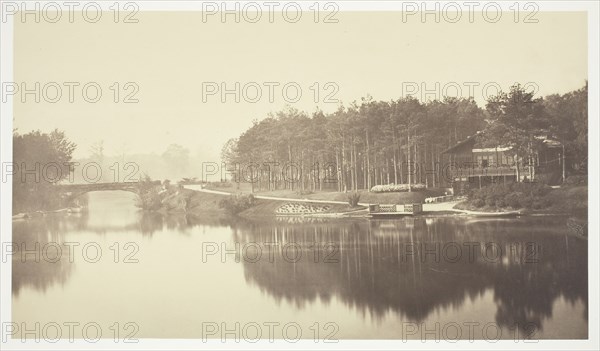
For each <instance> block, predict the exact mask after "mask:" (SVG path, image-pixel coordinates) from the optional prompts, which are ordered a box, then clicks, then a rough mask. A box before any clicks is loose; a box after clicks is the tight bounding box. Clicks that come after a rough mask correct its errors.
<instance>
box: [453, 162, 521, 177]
mask: <svg viewBox="0 0 600 351" xmlns="http://www.w3.org/2000/svg"><path fill="white" fill-rule="evenodd" d="M450 174H451V176H452V178H453V179H460V178H469V177H480V176H481V177H500V176H516V174H517V168H516V167H515V166H508V165H503V166H488V167H480V166H464V165H463V166H460V167H454V168H452V169H451V171H450Z"/></svg>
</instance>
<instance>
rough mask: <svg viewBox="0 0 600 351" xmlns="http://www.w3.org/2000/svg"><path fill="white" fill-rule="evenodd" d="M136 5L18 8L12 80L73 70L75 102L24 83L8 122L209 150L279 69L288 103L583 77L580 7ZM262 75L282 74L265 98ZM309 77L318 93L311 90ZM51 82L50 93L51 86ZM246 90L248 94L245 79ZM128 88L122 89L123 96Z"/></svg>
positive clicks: (239, 122)
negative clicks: (533, 16) (434, 18)
mask: <svg viewBox="0 0 600 351" xmlns="http://www.w3.org/2000/svg"><path fill="white" fill-rule="evenodd" d="M137 18H138V19H139V23H136V24H123V23H118V24H115V23H113V22H112V18H111V17H110V16H104V17H103V19H102V20H101V21H100V22H98V23H93V24H92V23H86V22H84V21H76V22H75V23H68V22H67V21H61V22H59V23H54V24H52V23H44V22H42V23H35V22H33V21H28V22H26V23H25V24H23V23H20V21H15V39H14V68H15V71H14V72H15V74H14V79H15V81H17V82H26V83H27V84H28V87H33V84H34V82H40V83H41V85H42V86H43V85H44V84H45V83H47V82H57V83H59V84H61V85H62V84H63V82H79V83H80V84H81V85H80V86H78V87H75V88H74V89H75V90H74V92H75V95H74V99H75V102H74V103H69V101H68V88H67V87H66V86H64V85H63V87H62V94H63V95H62V98H61V99H60V101H59V102H57V103H54V104H52V103H48V102H46V101H44V99H42V101H41V102H40V103H35V102H34V101H33V96H32V95H31V96H26V98H27V102H26V103H21V102H20V96H17V99H15V109H14V111H15V116H14V122H15V127H17V128H18V129H19V131H20V132H28V131H30V130H32V129H41V130H42V131H48V130H51V129H54V128H59V129H62V130H64V131H65V132H66V133H67V136H68V137H69V138H70V139H71V140H73V141H74V142H76V143H77V144H78V145H79V147H78V150H77V151H76V154H75V156H76V157H82V156H86V155H87V154H88V150H89V147H90V145H91V144H93V143H94V142H96V141H99V140H104V144H105V148H106V152H107V153H108V154H111V153H121V152H122V151H126V152H129V153H144V152H156V153H161V152H162V151H164V150H165V148H166V147H167V146H168V145H169V144H171V143H178V144H181V145H183V146H185V147H187V148H189V149H190V150H191V151H192V154H197V153H199V154H200V155H202V156H203V157H204V158H206V159H207V160H214V159H215V158H217V157H218V155H219V150H220V149H221V146H222V145H223V143H224V142H225V141H226V140H227V139H229V138H231V137H236V136H238V135H239V134H240V133H241V132H243V131H244V130H246V129H247V128H248V127H249V126H251V124H252V120H253V119H261V118H263V117H265V116H266V115H267V114H268V113H269V112H270V111H277V110H280V109H282V108H283V107H284V106H285V105H286V101H285V100H284V99H283V98H282V89H281V87H282V86H283V85H284V84H286V83H288V82H295V83H297V84H298V85H299V86H300V87H301V89H302V94H303V95H302V99H301V100H300V101H299V102H298V103H289V105H291V106H293V107H296V108H298V109H301V110H306V111H308V112H313V111H314V110H315V108H316V106H318V107H319V108H321V109H322V110H324V111H326V112H331V111H333V110H335V109H336V108H337V104H336V103H334V102H331V103H326V102H323V100H324V98H325V95H326V94H327V93H329V92H332V91H333V88H331V87H330V88H329V89H327V90H325V89H324V84H325V83H327V82H334V83H335V84H336V85H337V87H339V90H338V91H337V92H336V94H335V95H334V97H335V98H337V99H339V100H340V101H342V102H343V103H344V104H346V105H347V104H348V103H349V102H351V101H353V100H359V99H360V98H361V97H362V96H365V95H366V94H370V95H372V96H373V97H374V98H375V99H377V100H390V99H395V98H398V97H400V96H401V95H402V93H403V90H402V86H403V82H416V83H417V84H421V83H425V84H427V87H428V88H429V89H433V88H434V87H435V83H436V82H439V83H440V85H441V86H444V85H446V84H448V83H451V82H456V84H458V85H460V86H462V95H463V96H465V97H466V96H467V95H468V88H467V86H466V85H464V84H465V82H478V83H479V84H480V86H479V88H475V99H476V100H477V101H478V103H479V104H480V105H483V104H484V103H485V101H484V99H483V96H482V92H481V86H483V85H484V84H486V83H490V82H491V83H497V84H499V85H500V86H502V87H503V88H504V89H506V88H508V87H509V86H510V85H511V84H512V83H514V82H521V83H526V82H535V84H536V85H537V86H538V87H539V92H538V94H540V95H541V96H543V95H547V94H551V93H565V92H568V91H571V90H574V89H578V88H580V87H582V86H583V85H584V82H585V79H586V78H587V19H586V15H585V14H584V13H538V15H537V18H538V19H539V23H536V24H526V23H519V24H515V23H514V22H512V18H511V17H510V16H504V17H503V19H502V20H501V21H500V22H498V23H486V22H485V21H476V22H475V23H468V22H466V21H463V22H461V23H455V24H452V23H434V22H427V23H424V24H423V23H420V22H419V21H412V22H409V23H402V21H401V15H400V14H399V13H397V12H396V13H381V12H360V13H357V12H354V13H339V14H338V15H337V18H338V19H339V23H337V24H324V23H319V24H315V23H314V22H312V17H310V16H304V17H303V19H302V20H301V21H300V22H298V23H293V24H292V23H286V22H283V21H276V22H275V23H268V22H266V21H261V22H259V23H232V22H227V23H220V21H209V22H208V23H203V22H202V15H201V14H200V13H198V12H196V13H183V12H143V13H139V14H138V15H137ZM87 82H97V83H98V84H99V85H100V87H101V88H102V93H103V95H102V97H101V98H100V101H99V102H97V103H87V102H85V101H84V100H83V98H82V93H81V87H82V85H83V84H85V83H87ZM114 82H120V83H121V84H124V83H126V82H135V83H136V84H137V85H138V86H139V92H138V93H137V94H136V96H135V97H136V98H138V99H139V103H134V104H124V103H122V102H120V103H114V102H113V91H112V90H110V87H111V85H113V83H114ZM202 82H217V83H219V84H220V83H221V82H225V83H226V84H227V86H228V87H229V88H233V87H234V84H235V82H240V84H241V86H244V85H245V84H247V83H249V82H256V83H257V84H258V85H261V86H262V93H263V96H262V98H261V99H259V101H258V102H256V103H252V102H249V101H244V99H243V98H242V101H240V103H235V101H234V97H233V95H227V96H226V98H227V100H226V103H222V102H221V98H220V95H219V94H217V95H214V96H208V97H207V101H206V102H203V101H202ZM264 82H279V83H280V85H279V86H278V87H275V88H274V93H275V94H274V100H275V101H274V102H272V103H271V102H269V100H268V92H269V91H268V87H267V86H265V85H264ZM315 82H318V83H319V84H320V96H319V100H320V101H319V102H318V103H315V102H314V101H313V99H314V96H313V94H314V92H313V90H311V86H312V87H313V89H314V83H315ZM249 87H250V86H249ZM48 88H49V89H48V90H47V93H48V96H49V97H50V98H53V97H54V95H55V92H54V89H53V88H51V87H48ZM121 88H122V87H121ZM129 91H131V89H130V90H128V91H127V92H129ZM454 91H455V90H449V92H450V93H451V94H455V93H454ZM490 91H492V92H493V91H494V90H493V89H492V90H490ZM89 92H90V96H92V97H93V95H94V94H93V90H90V91H89ZM247 92H248V94H249V97H250V98H253V97H254V92H255V90H254V89H253V88H252V89H249V90H248V91H247ZM289 92H290V94H291V93H292V92H293V90H289ZM125 93H126V92H124V91H123V90H122V89H121V96H120V99H122V98H123V95H124V94H125ZM250 95H251V96H250ZM291 95H293V94H291ZM417 97H420V95H417ZM289 98H293V96H290V97H289Z"/></svg>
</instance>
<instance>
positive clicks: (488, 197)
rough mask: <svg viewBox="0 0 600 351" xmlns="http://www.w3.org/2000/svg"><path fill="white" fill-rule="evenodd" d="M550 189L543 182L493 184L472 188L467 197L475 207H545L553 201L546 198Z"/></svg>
mask: <svg viewBox="0 0 600 351" xmlns="http://www.w3.org/2000/svg"><path fill="white" fill-rule="evenodd" d="M550 191H551V188H550V187H548V186H546V185H544V184H542V183H509V184H492V185H490V186H487V187H484V188H481V189H476V190H472V191H471V192H469V194H468V195H467V197H468V199H469V204H470V205H471V206H474V207H483V206H489V207H496V208H505V207H511V208H514V209H518V208H527V209H531V208H534V209H543V208H547V207H548V206H549V205H550V202H551V201H550V200H549V199H547V198H546V195H548V193H549V192H550Z"/></svg>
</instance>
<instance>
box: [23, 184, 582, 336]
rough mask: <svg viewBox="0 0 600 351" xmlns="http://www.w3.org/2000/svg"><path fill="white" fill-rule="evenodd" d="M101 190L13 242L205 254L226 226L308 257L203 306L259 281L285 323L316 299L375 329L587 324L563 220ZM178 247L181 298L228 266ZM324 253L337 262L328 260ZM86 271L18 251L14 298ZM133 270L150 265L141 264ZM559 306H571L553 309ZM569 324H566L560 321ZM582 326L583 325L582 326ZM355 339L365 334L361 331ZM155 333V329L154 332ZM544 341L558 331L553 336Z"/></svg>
mask: <svg viewBox="0 0 600 351" xmlns="http://www.w3.org/2000/svg"><path fill="white" fill-rule="evenodd" d="M97 196H98V198H95V199H94V200H95V202H94V201H90V211H89V214H81V215H76V216H69V217H53V216H49V217H45V218H41V219H35V220H29V221H20V222H14V223H13V235H14V238H15V242H18V243H25V244H26V245H28V246H27V247H28V248H30V247H32V245H33V244H34V243H35V242H38V243H40V244H41V245H44V243H47V242H53V241H55V242H64V241H67V240H73V237H76V238H77V237H82V236H86V237H90V236H91V237H92V238H93V237H105V236H111V238H114V237H121V236H126V235H128V236H129V237H133V238H135V237H138V239H136V240H139V241H146V242H149V243H152V242H157V243H161V244H160V245H166V243H168V242H170V244H172V245H173V246H170V247H171V249H170V250H175V248H177V247H178V245H184V246H189V245H193V247H192V249H194V250H196V252H198V251H199V250H200V248H201V245H202V243H203V242H204V241H205V240H207V239H206V233H213V232H223V233H224V234H223V235H222V236H221V237H222V240H223V241H227V242H237V243H241V244H248V243H276V247H277V248H281V247H284V246H286V245H287V244H293V245H294V250H300V251H301V254H302V255H303V256H302V258H301V259H299V260H297V261H296V262H291V261H290V260H289V259H286V256H284V255H282V254H276V255H274V256H273V259H274V260H273V261H271V260H267V259H261V260H259V261H258V262H249V261H247V260H241V261H240V262H239V263H237V262H236V263H234V264H235V265H236V267H241V269H242V274H243V275H242V276H241V279H239V280H240V281H242V286H243V287H242V288H241V289H242V291H224V292H223V293H222V295H219V296H220V297H221V298H222V299H223V300H222V301H214V300H209V301H205V299H198V298H194V297H193V296H189V301H187V302H188V303H189V304H190V305H193V306H195V307H197V309H198V310H200V311H202V310H203V309H206V308H207V306H208V305H215V304H216V305H219V304H227V303H228V301H231V300H235V299H239V298H240V296H245V295H247V294H249V293H250V292H251V291H252V290H256V289H258V290H260V291H261V292H262V293H263V294H264V295H266V296H267V297H268V299H267V301H268V302H265V305H263V306H257V307H256V308H259V309H264V310H271V309H274V308H275V309H277V311H278V312H279V314H280V315H281V316H282V317H281V318H284V319H286V318H287V320H294V318H295V314H296V313H298V311H302V310H307V309H309V307H310V306H317V305H318V306H324V307H323V308H331V309H332V312H331V313H333V314H336V313H337V314H339V315H340V316H341V315H342V311H341V310H340V309H339V308H345V311H344V314H347V313H350V311H357V313H356V316H358V317H356V318H358V319H361V323H367V322H366V321H367V320H373V321H374V322H373V323H374V324H373V325H372V328H374V330H377V328H379V327H378V326H381V325H383V324H385V323H392V322H393V323H398V321H414V322H422V321H427V320H428V319H431V318H437V317H436V316H439V315H442V314H447V315H450V316H451V317H454V318H455V319H458V320H481V321H488V320H492V321H495V322H496V323H497V324H498V325H499V326H501V327H504V328H513V327H514V326H518V327H519V328H526V327H528V326H531V325H533V326H535V328H536V329H538V330H540V331H543V330H544V328H545V327H546V326H548V325H550V324H549V322H548V321H549V320H556V319H557V318H558V319H559V320H560V319H561V318H566V317H567V316H568V315H569V314H571V313H572V312H573V311H578V312H577V313H579V314H580V315H579V316H576V318H578V319H579V320H580V321H583V322H584V324H585V327H586V328H587V318H588V317H587V313H588V312H587V308H588V303H587V301H588V295H587V241H586V240H585V239H581V238H579V237H577V236H573V235H567V233H568V230H567V228H566V224H565V223H566V219H564V218H560V217H555V218H520V219H510V220H507V219H503V220H501V219H495V220H494V219H486V220H477V219H466V218H458V217H445V218H418V217H417V218H405V219H399V220H318V221H298V220H293V221H287V220H284V219H275V220H273V219H264V220H260V221H256V220H254V221H249V220H241V219H237V220H232V219H230V218H223V217H219V216H206V217H201V218H198V217H190V216H185V215H179V216H164V215H160V214H150V213H144V212H140V211H137V210H136V209H135V208H134V207H133V206H132V205H131V199H126V200H123V199H122V196H121V197H117V198H118V200H113V198H112V197H111V196H108V195H97ZM92 203H95V204H96V205H92ZM101 204H102V205H101ZM94 206H96V207H94ZM227 233H230V234H227ZM111 240H112V239H111ZM165 240H168V242H167V241H165ZM532 245H533V246H532ZM177 250H179V249H177ZM170 253H172V254H175V256H174V257H173V258H171V259H170V261H168V263H169V265H168V269H172V270H176V271H177V272H178V275H181V278H180V280H170V284H174V285H171V286H170V287H169V289H170V291H171V292H175V291H177V292H181V294H185V289H183V286H187V285H188V284H190V283H189V279H190V278H189V277H190V276H199V275H201V274H205V273H206V272H208V271H207V270H213V271H212V272H211V274H219V272H218V271H217V272H214V270H215V269H217V270H219V269H221V267H220V266H219V267H217V266H210V267H208V266H205V265H198V264H196V263H197V260H198V257H197V256H189V255H179V252H174V251H173V252H171V251H170ZM280 253H281V252H280ZM326 257H329V258H330V260H327V261H325V260H324V258H326ZM144 262H145V264H148V266H147V267H148V268H147V269H146V270H147V271H148V272H149V273H150V271H152V270H153V269H154V270H155V269H157V268H156V267H160V265H161V262H162V261H160V262H159V261H152V258H150V262H148V260H146V261H144ZM78 267H80V266H78V263H77V262H76V263H75V264H70V263H69V262H65V260H61V261H60V262H57V263H48V262H45V263H44V262H43V260H42V262H40V263H38V264H36V263H34V262H21V261H20V260H19V255H15V256H14V257H13V285H12V291H13V296H14V297H15V298H21V299H22V300H21V301H23V303H25V301H26V300H27V298H28V295H27V294H25V295H23V294H24V293H23V291H24V290H28V291H37V292H41V293H44V292H46V291H47V290H49V289H52V288H54V287H55V286H64V285H65V284H67V282H69V280H70V279H71V276H72V275H73V274H72V272H73V270H74V269H75V268H78ZM80 268H81V269H82V270H83V269H88V268H87V267H80ZM107 269H108V270H117V271H118V270H119V269H120V268H119V266H110V267H108V268H107ZM136 269H141V270H144V266H141V267H136ZM165 269H167V268H165ZM182 272H189V274H190V275H185V274H183V273H182ZM223 274H225V273H223ZM228 278H231V279H235V277H228ZM78 280H81V278H79V277H77V278H73V282H71V283H72V284H83V283H81V282H80V283H77V282H76V281H78ZM238 283H239V282H238ZM109 284H110V283H109ZM211 286H213V285H211ZM214 287H215V289H217V290H218V289H219V287H218V286H214ZM182 289H183V290H182ZM145 293H146V294H148V297H147V299H150V300H152V299H153V298H154V297H153V294H158V295H157V296H162V295H160V294H159V293H160V291H159V292H154V291H149V290H148V291H146V292H145ZM178 294H179V293H178ZM190 294H191V293H190ZM488 296H490V298H489V303H488V305H489V306H487V307H490V308H487V307H486V309H480V310H474V309H473V307H472V305H470V304H472V303H473V301H476V300H478V299H479V300H482V301H487V300H486V299H487V298H488ZM217 298H218V297H217ZM271 302H274V304H273V303H271ZM558 302H560V303H562V304H563V305H566V306H567V307H564V306H563V307H564V308H563V307H561V308H560V309H557V308H556V306H557V303H558ZM338 304H339V305H340V306H342V307H339V306H338ZM578 304H579V305H581V306H583V307H582V308H580V309H579V310H577V309H576V308H574V307H573V306H576V305H578ZM287 306H291V307H287ZM561 306H562V305H561ZM569 306H570V307H569ZM140 308H142V307H140ZM173 308H175V309H176V308H177V307H176V305H173ZM336 311H337V312H336ZM557 311H558V312H557ZM17 313H18V312H17ZM174 313H175V315H182V314H184V315H185V313H192V312H191V311H186V310H178V311H176V312H174ZM555 313H559V314H558V315H555ZM390 316H392V317H390ZM571 318H572V316H571ZM564 324H566V323H563V324H560V325H561V328H562V327H563V325H564ZM580 326H581V323H579V324H577V327H574V328H579V329H580ZM195 332H198V330H196V331H195ZM562 332H563V334H561V335H562V336H564V337H586V336H587V331H583V332H582V331H581V330H575V329H573V330H570V329H569V326H568V325H566V326H564V328H563V330H562ZM167 335H169V336H171V335H172V334H169V333H167ZM173 335H174V334H173ZM190 335H191V336H192V337H197V335H195V334H190ZM190 335H186V336H188V337H189V336H190ZM350 335H351V336H353V337H367V334H365V335H362V334H360V332H358V334H357V333H354V334H350ZM370 335H375V336H376V335H378V334H377V333H376V332H373V333H372V334H370ZM382 335H388V334H381V335H380V336H382ZM389 335H392V337H397V335H395V334H393V333H391V334H389ZM153 336H154V337H157V336H158V335H147V336H146V337H153ZM547 337H553V335H552V333H549V334H548V335H547Z"/></svg>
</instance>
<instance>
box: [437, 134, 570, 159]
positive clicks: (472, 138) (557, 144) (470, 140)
mask: <svg viewBox="0 0 600 351" xmlns="http://www.w3.org/2000/svg"><path fill="white" fill-rule="evenodd" d="M482 134H483V132H481V131H479V132H477V133H475V134H473V135H471V136H469V137H467V138H466V139H465V140H463V141H460V142H458V143H456V144H455V145H454V146H451V147H449V148H448V149H446V150H444V151H442V154H452V153H455V152H457V151H458V150H460V149H461V148H462V147H464V146H466V145H468V144H472V146H476V145H477V139H476V138H477V136H479V135H482ZM535 138H536V139H538V140H542V143H544V145H546V147H549V148H554V147H560V146H562V144H561V143H560V142H559V141H556V140H553V139H550V138H549V137H548V136H547V135H538V136H536V137H535ZM509 149H510V146H509V147H506V146H498V147H493V148H475V147H473V150H472V151H473V152H488V151H489V152H492V151H506V150H509Z"/></svg>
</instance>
